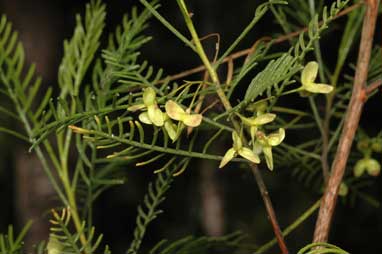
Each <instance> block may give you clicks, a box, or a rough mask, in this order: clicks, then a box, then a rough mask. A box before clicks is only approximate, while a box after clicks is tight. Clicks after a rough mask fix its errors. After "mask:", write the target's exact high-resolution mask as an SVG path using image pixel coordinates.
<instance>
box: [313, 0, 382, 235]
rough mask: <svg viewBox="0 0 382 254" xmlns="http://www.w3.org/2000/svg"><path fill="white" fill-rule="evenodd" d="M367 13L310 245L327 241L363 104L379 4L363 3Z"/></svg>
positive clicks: (373, 0) (377, 0)
mask: <svg viewBox="0 0 382 254" xmlns="http://www.w3.org/2000/svg"><path fill="white" fill-rule="evenodd" d="M365 3H366V5H367V10H366V13H365V16H364V23H363V28H362V35H361V44H360V48H359V55H358V62H357V68H356V73H355V78H354V85H353V92H352V96H351V99H350V104H349V107H348V109H347V113H346V118H345V122H344V128H343V131H342V134H341V138H340V141H339V145H338V147H337V152H336V155H335V158H334V161H333V164H332V170H331V172H332V173H331V175H330V178H329V181H328V184H327V186H326V188H325V193H324V196H323V198H322V201H321V208H320V212H319V214H318V218H317V221H316V228H315V232H314V242H326V241H327V240H328V236H329V231H330V225H331V221H332V218H333V213H334V210H335V205H336V201H337V197H338V190H339V186H340V184H341V182H342V178H343V175H344V173H345V168H346V163H347V160H348V157H349V154H350V149H351V146H352V143H353V139H354V136H355V132H356V130H357V128H358V124H359V120H360V117H361V113H362V109H363V105H364V103H365V101H366V98H367V94H366V82H367V75H368V68H369V62H370V55H371V50H372V44H373V37H374V32H375V26H376V19H377V15H378V5H379V0H367V1H365Z"/></svg>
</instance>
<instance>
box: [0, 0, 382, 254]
mask: <svg viewBox="0 0 382 254" xmlns="http://www.w3.org/2000/svg"><path fill="white" fill-rule="evenodd" d="M140 2H141V3H142V4H143V5H144V6H145V7H146V8H145V9H144V10H143V11H142V12H140V13H139V12H138V10H137V9H136V8H134V9H133V10H132V12H131V13H130V14H129V15H125V16H124V17H123V19H122V24H121V25H120V26H118V27H117V28H116V30H115V32H114V33H113V34H110V35H108V43H107V46H106V48H102V45H101V43H100V42H101V39H102V36H103V30H104V27H105V18H106V6H105V4H103V3H102V2H101V0H93V1H90V3H89V4H88V5H86V12H85V15H84V17H82V16H81V15H77V17H76V27H75V29H74V33H73V36H72V38H71V39H69V40H67V41H65V43H64V57H63V59H62V62H61V65H60V67H59V71H58V84H59V86H60V93H59V96H58V98H57V99H53V98H52V91H53V87H49V88H48V89H47V90H46V91H45V94H44V95H43V97H42V99H41V100H37V98H38V95H41V94H42V93H43V89H41V79H40V78H36V77H35V76H36V75H35V68H34V66H33V65H32V66H31V67H30V68H27V67H26V66H24V58H25V56H24V50H23V48H22V45H21V43H20V42H18V40H17V33H16V32H13V31H12V26H11V24H10V23H9V22H8V21H7V19H6V17H5V16H2V18H1V20H0V78H1V83H2V85H3V86H4V88H1V89H0V93H1V94H3V95H5V96H7V97H8V98H9V99H10V101H11V102H12V103H13V105H14V109H8V108H6V107H3V106H0V113H3V114H5V115H6V116H8V117H10V118H13V119H14V120H15V121H18V122H21V123H22V124H23V126H24V128H25V131H24V132H22V133H19V132H17V131H15V130H13V129H10V128H7V127H6V126H1V127H0V131H1V132H5V133H9V134H11V135H14V136H16V137H18V138H20V139H22V140H24V141H27V142H29V143H31V151H35V152H36V154H37V156H38V158H39V159H40V161H41V162H42V165H43V168H44V170H45V172H46V174H47V175H48V177H49V180H50V181H51V183H52V185H53V187H54V188H55V190H56V192H57V195H58V196H59V198H60V200H61V201H62V204H63V206H64V207H68V208H66V209H63V210H62V212H61V214H59V213H57V212H55V211H53V219H52V220H51V224H52V226H51V234H50V237H49V241H48V242H47V244H46V245H45V244H44V243H42V244H40V245H39V246H38V250H37V252H38V253H43V252H44V251H45V249H46V250H47V251H48V254H59V253H60V254H61V253H64V254H69V253H70V254H93V253H96V252H97V249H99V246H100V245H101V240H102V235H99V236H97V235H96V233H95V229H94V225H93V215H92V214H93V212H92V208H93V204H94V202H95V200H96V199H97V198H98V197H99V196H100V195H101V194H102V193H103V192H104V190H106V189H107V188H110V187H113V186H115V185H118V184H123V183H124V180H125V179H124V176H125V175H124V172H123V171H122V170H121V166H123V167H126V166H128V167H130V168H133V167H140V166H146V165H149V164H154V163H156V165H158V164H159V165H160V168H159V169H154V170H153V171H154V173H157V175H156V180H155V181H154V182H153V183H150V184H149V186H148V191H147V194H146V195H145V196H144V199H143V204H141V205H139V206H138V215H137V218H136V227H135V230H134V233H133V240H132V242H131V244H130V246H129V248H128V250H127V253H129V254H137V253H140V249H141V245H142V242H143V241H144V238H145V235H146V233H147V230H148V226H149V224H150V223H151V222H152V221H153V220H154V219H156V218H157V216H158V215H159V214H160V213H161V212H162V210H160V209H159V205H160V204H161V203H162V202H163V201H164V200H165V198H166V195H167V192H168V191H169V188H170V186H171V183H172V182H173V181H174V179H176V178H174V176H178V175H180V174H182V173H183V172H184V171H185V170H186V169H187V167H188V166H189V165H190V163H191V161H192V160H193V159H195V158H198V159H206V160H212V161H216V162H221V164H220V165H223V164H224V165H225V164H227V163H228V162H230V163H231V162H236V163H241V165H244V166H245V167H248V164H249V163H248V162H249V161H252V162H253V163H254V164H260V165H259V166H260V167H262V166H263V164H264V162H262V161H261V160H260V158H263V157H265V158H266V159H265V161H266V164H267V166H268V168H270V169H273V160H274V161H275V167H276V168H278V167H279V168H281V167H288V168H293V169H294V170H293V172H292V175H293V176H295V178H296V179H297V180H298V183H297V184H299V183H302V184H303V185H305V186H309V187H310V188H313V189H314V190H316V191H317V192H321V191H322V187H323V183H324V182H325V180H324V177H325V173H324V174H321V171H322V170H323V168H324V167H325V165H326V164H328V163H329V162H330V160H332V159H333V156H334V153H335V146H336V144H337V143H338V140H339V136H340V133H341V129H342V124H343V121H344V117H345V110H346V108H347V104H348V101H349V98H350V96H351V88H352V87H351V81H352V80H351V78H349V77H347V76H346V75H343V74H342V71H343V69H344V68H343V67H344V66H345V65H346V64H347V63H346V61H347V60H348V59H349V55H350V52H351V49H352V48H353V47H354V45H355V42H356V39H357V36H358V34H359V30H360V24H361V21H362V17H363V11H359V12H353V13H351V14H349V15H348V21H347V24H346V27H345V31H344V32H343V36H342V39H341V42H340V45H339V50H338V57H337V61H336V66H335V68H334V70H333V71H332V70H331V69H330V67H329V66H330V65H328V64H327V63H326V62H325V61H326V59H325V58H323V57H322V53H321V51H320V44H319V39H320V36H321V35H322V33H323V31H324V30H325V29H327V28H328V26H329V24H330V23H331V22H332V21H333V20H334V18H335V17H336V16H337V15H338V13H339V12H340V11H341V10H342V9H343V8H344V7H345V6H346V4H347V3H348V2H349V1H348V0H343V1H341V0H337V1H335V2H333V3H332V4H331V6H330V7H329V8H328V7H326V6H324V5H323V1H318V4H317V3H316V4H315V3H314V1H309V2H308V1H302V0H298V1H294V2H293V1H292V2H291V3H289V6H285V4H286V2H285V1H277V0H269V1H266V2H265V3H263V4H261V5H259V6H258V7H257V9H256V10H255V13H254V15H253V18H252V19H251V21H250V22H249V24H248V25H247V26H246V27H245V28H244V30H243V31H242V32H241V33H240V34H239V35H238V37H237V38H236V39H235V40H234V41H233V43H232V44H231V45H230V46H228V47H227V49H225V51H224V53H223V54H221V55H219V54H218V53H217V54H216V58H215V59H214V61H210V60H209V59H208V57H207V56H206V54H205V52H204V49H203V45H202V43H201V39H200V38H199V36H198V33H197V31H196V28H195V26H194V23H193V20H192V19H191V17H190V13H189V12H188V9H187V6H186V4H185V2H184V1H183V0H177V3H178V5H179V8H180V11H181V13H182V14H183V17H184V20H185V23H186V27H187V28H188V30H189V32H190V35H191V39H189V38H188V37H187V36H185V35H183V34H182V33H181V32H180V31H179V30H178V29H176V28H175V26H174V25H172V24H171V23H170V22H169V21H167V20H166V19H165V18H164V17H163V16H162V15H161V14H160V13H159V11H158V10H159V7H160V5H159V4H158V1H155V0H154V1H151V2H149V1H146V0H140ZM268 10H271V12H272V13H273V14H274V16H275V18H276V20H277V21H278V22H279V23H280V25H281V27H282V29H283V30H284V32H286V33H290V32H292V31H295V30H296V29H297V27H300V26H306V27H307V31H306V32H300V33H299V36H298V37H297V38H296V39H292V38H290V40H289V41H290V48H289V50H284V51H280V49H275V48H276V47H275V43H274V42H275V41H271V42H269V43H268V42H267V43H265V42H261V40H259V41H258V42H257V43H256V44H255V45H254V46H253V47H252V49H251V50H250V52H249V53H248V55H247V57H246V59H245V60H244V61H243V62H242V63H241V64H236V65H235V68H234V67H233V62H232V61H233V60H232V59H229V60H230V61H231V64H232V66H231V67H229V68H232V70H230V71H232V73H231V74H232V75H231V76H228V77H227V79H226V80H227V82H226V83H224V82H220V77H219V75H218V74H217V72H218V70H220V69H221V68H222V67H223V64H224V62H225V61H226V59H227V57H229V56H230V54H231V53H232V52H233V50H235V49H236V48H237V47H238V45H239V44H240V43H241V42H242V41H243V39H244V38H245V37H246V36H247V35H248V34H249V33H250V31H251V30H252V29H253V28H254V27H255V25H256V24H257V23H258V22H260V20H261V19H262V18H263V17H264V16H265V14H266V13H267V12H268ZM318 13H322V14H320V15H319V14H318ZM152 15H153V16H155V17H156V18H157V19H158V20H159V21H160V22H161V23H162V24H163V25H164V26H165V27H166V28H168V29H169V30H170V32H172V33H173V34H174V35H175V36H176V37H177V38H178V39H180V40H181V41H182V42H183V43H185V45H186V46H188V47H189V48H190V49H192V50H193V51H194V52H195V53H196V55H197V56H198V57H199V58H200V60H201V61H202V62H203V64H204V67H205V70H206V75H205V76H206V78H205V79H204V80H196V81H188V80H187V81H183V80H175V81H172V80H173V79H174V78H173V77H171V76H166V74H164V73H165V71H164V70H162V69H160V68H157V67H154V66H152V65H151V64H150V63H149V61H146V60H143V59H141V57H140V50H141V47H142V46H143V45H144V44H145V43H147V42H149V41H150V40H151V37H149V36H147V35H145V34H143V32H144V30H145V29H146V28H147V26H148V20H149V19H150V17H151V16H152ZM292 18H293V19H294V21H291V19H292ZM353 28H354V29H353ZM312 51H313V52H312ZM310 53H314V56H315V57H316V60H317V61H310V63H309V64H307V65H305V62H307V61H306V58H310V57H311V55H310ZM380 55H381V49H380V47H378V48H375V50H374V51H373V58H372V60H371V65H370V70H369V80H368V83H372V82H374V81H376V80H380V79H381V78H382V71H381V70H382V68H381V66H382V61H381V57H380ZM260 62H262V63H261V64H260ZM258 66H264V68H263V69H261V70H256V67H258ZM304 66H305V68H304ZM312 66H313V67H312ZM303 69H304V70H305V72H304V71H303V72H302V75H301V77H300V71H301V70H303ZM230 71H229V72H230ZM307 73H308V74H309V75H306V74H307ZM207 74H208V75H207ZM316 76H318V77H316ZM247 78H249V79H250V81H249V82H248V81H247V80H246V79H247ZM318 78H319V81H317V83H316V81H315V79H318ZM327 80H329V81H330V82H329V83H330V86H329V85H328V84H320V83H319V82H323V83H326V82H327ZM300 81H301V83H303V84H302V85H300V84H298V85H297V86H296V87H293V86H294V85H295V84H296V83H300ZM247 82H248V83H249V84H248V83H247ZM89 83H91V84H89ZM309 85H315V86H321V88H322V87H325V88H326V90H325V94H327V95H320V96H325V97H322V98H325V105H324V106H323V107H319V106H317V104H316V101H320V102H321V99H318V98H317V97H316V96H315V95H313V94H312V93H324V92H322V91H319V90H318V89H311V87H310V88H309V87H308V86H309ZM316 88H317V87H316ZM235 89H237V90H239V89H243V90H244V91H246V92H245V95H244V96H240V95H238V96H239V97H238V98H236V99H237V101H238V102H237V103H236V101H233V100H232V98H233V96H232V95H233V93H234V92H236V90H235ZM332 90H334V92H332V93H329V92H331V91H332ZM145 91H150V92H151V93H150V94H151V95H150V96H149V97H150V100H149V102H150V103H147V99H146V100H145V96H146V95H145ZM308 92H310V93H308ZM297 93H299V94H300V95H302V96H305V97H306V96H309V98H308V100H305V98H303V99H301V101H302V103H306V104H305V105H306V106H310V110H311V112H303V111H301V110H298V109H295V108H291V107H290V106H289V105H284V104H283V102H282V101H281V100H279V99H280V98H281V97H282V96H287V95H288V96H294V95H296V94H297ZM152 94H154V95H152ZM206 96H208V97H209V98H213V99H214V98H218V99H219V101H218V102H217V103H220V104H221V105H222V106H223V108H224V110H216V109H214V110H210V106H207V107H206V108H205V109H204V110H201V107H202V106H203V105H204V104H203V103H204V102H205V98H206ZM146 97H147V96H146ZM231 100H232V101H231ZM147 104H149V105H147ZM322 108H325V109H324V110H323V109H322ZM212 111H213V112H212ZM271 112H272V113H271ZM145 114H147V115H148V116H149V117H148V119H149V120H147V119H146V118H144V116H145ZM276 114H277V117H276ZM158 119H159V120H158ZM190 119H191V120H192V119H197V120H198V121H197V124H193V122H192V121H191V120H190ZM200 119H202V122H201V124H200V125H199V122H200V121H199V120H200ZM156 120H158V121H156ZM273 120H274V121H273ZM190 122H192V123H191V124H190ZM271 122H272V123H271ZM265 123H267V125H265ZM268 123H269V124H268ZM331 123H336V128H334V129H333V126H334V124H331ZM166 124H167V127H166ZM168 126H170V127H168ZM284 129H286V131H287V134H286V136H287V137H288V135H289V133H291V134H292V136H293V131H295V130H297V131H301V130H302V131H304V132H305V133H313V134H312V135H309V136H308V137H307V138H305V139H304V140H303V141H301V142H300V141H296V142H294V141H292V140H288V139H287V140H286V142H290V143H286V142H284V137H285V132H284ZM312 129H313V130H312ZM171 130H173V131H174V132H175V135H174V133H172V132H171ZM206 130H208V131H211V130H212V131H215V134H214V135H212V136H211V137H206V136H205V135H204V134H205V133H206ZM274 130H278V133H271V134H268V132H271V131H274ZM231 134H233V136H234V140H233V148H231V149H228V151H227V153H226V156H222V155H223V154H216V152H214V151H212V152H210V151H209V150H210V147H213V145H215V144H221V143H218V142H217V141H218V140H219V139H223V138H224V139H227V140H229V142H232V141H231V140H230V139H229V137H230V136H231ZM316 134H317V135H316ZM319 135H321V136H319ZM378 138H380V137H379V136H378ZM53 144H54V145H53ZM230 144H231V143H230ZM276 146H277V147H276ZM272 147H274V148H272ZM271 149H273V151H272V150H271ZM72 151H74V153H75V154H76V157H75V158H71V157H70V156H69V154H70V153H71V152H72ZM220 152H221V151H220ZM361 153H362V155H363V156H366V155H370V154H365V151H361ZM227 154H228V155H227ZM237 154H239V155H241V156H242V157H244V158H247V159H248V160H247V159H243V158H234V157H235V156H236V155H237ZM261 154H264V156H263V155H261ZM259 155H261V156H262V157H260V156H259ZM324 155H325V156H324ZM325 157H326V158H327V159H324V158H325ZM224 158H225V159H224ZM273 158H274V159H273ZM360 158H361V156H360V154H359V153H357V152H355V151H353V152H352V156H351V159H350V163H349V169H352V168H353V166H354V165H356V163H357V160H358V159H360ZM159 162H160V163H159ZM73 165H74V166H73ZM216 165H218V163H216ZM251 166H253V164H251ZM350 171H351V170H347V174H346V175H345V180H344V182H343V186H346V187H348V189H349V192H348V193H347V195H345V196H346V197H344V199H346V198H348V199H349V200H355V199H356V198H358V197H361V198H363V199H364V200H367V201H369V203H371V204H373V205H374V206H378V205H379V204H378V203H377V202H376V201H375V200H374V199H373V198H372V197H369V196H368V195H367V194H365V193H363V188H364V187H365V186H366V185H368V184H367V183H369V182H370V179H366V180H367V183H365V182H366V181H364V180H365V177H361V178H357V177H354V176H353V174H352V173H351V172H350ZM257 178H258V177H256V179H257ZM260 186H261V185H260ZM263 188H264V187H263ZM262 193H267V191H266V189H265V190H263V189H262ZM317 207H318V206H317V205H316V204H315V205H314V209H313V208H312V209H310V210H308V212H309V213H307V214H303V216H302V217H300V220H299V219H298V220H296V221H297V222H295V223H294V224H292V225H291V226H290V227H288V228H287V230H285V232H284V233H285V234H289V233H290V232H291V231H292V230H293V229H295V228H296V227H297V225H300V224H301V223H302V221H303V220H305V219H306V218H307V217H309V216H310V215H311V214H312V213H313V211H314V210H315V209H317ZM301 218H303V219H301ZM28 227H29V225H27V226H26V228H25V229H24V230H23V231H22V232H21V234H20V235H19V236H18V237H17V239H16V240H15V241H14V240H13V239H14V236H13V231H12V228H10V229H9V232H8V235H7V236H2V235H1V236H0V247H1V248H0V250H1V251H2V252H1V254H3V253H4V254H5V253H7V254H10V253H21V250H20V249H21V247H22V244H21V242H22V238H23V237H24V236H25V233H26V231H27V228H28ZM241 239H242V235H241V234H236V233H235V234H232V235H227V236H224V237H217V238H214V237H193V236H189V237H185V238H182V239H179V240H177V241H175V242H172V243H169V242H167V241H166V240H163V241H161V242H159V243H158V244H157V245H156V246H155V247H154V248H153V249H152V250H151V252H150V253H152V254H159V253H160V254H173V253H198V254H199V253H213V251H214V250H215V248H217V249H219V250H220V249H224V250H226V251H230V252H232V251H241V250H243V249H245V248H244V247H243V246H241V244H240V241H241ZM274 243H275V241H271V242H270V243H268V244H266V245H264V246H265V247H264V246H263V247H260V248H259V250H261V251H264V250H265V249H267V248H269V247H270V246H271V245H273V244H274ZM317 247H322V248H317ZM104 253H110V252H109V249H108V248H107V247H106V248H105V250H104ZM299 253H301V254H302V253H347V252H345V251H343V250H341V249H339V248H338V247H335V246H333V245H330V244H322V243H319V244H311V245H308V246H306V247H304V248H303V249H301V250H300V252H299Z"/></svg>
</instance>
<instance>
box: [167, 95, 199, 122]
mask: <svg viewBox="0 0 382 254" xmlns="http://www.w3.org/2000/svg"><path fill="white" fill-rule="evenodd" d="M165 108H166V113H167V115H168V116H169V117H170V118H171V119H173V120H176V121H179V122H182V123H184V124H185V125H186V126H189V127H197V126H199V125H200V124H201V122H202V119H203V117H202V115H201V114H191V113H190V112H186V111H185V110H184V109H183V108H182V107H181V106H179V105H178V104H177V103H176V102H174V101H172V100H169V101H167V102H166V105H165ZM187 111H188V110H187Z"/></svg>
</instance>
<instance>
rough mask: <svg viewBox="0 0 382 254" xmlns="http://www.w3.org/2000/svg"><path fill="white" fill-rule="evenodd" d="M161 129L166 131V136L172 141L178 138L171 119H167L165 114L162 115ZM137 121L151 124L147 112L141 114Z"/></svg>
mask: <svg viewBox="0 0 382 254" xmlns="http://www.w3.org/2000/svg"><path fill="white" fill-rule="evenodd" d="M161 113H162V114H163V122H164V124H163V127H164V129H165V130H166V132H167V134H168V136H169V137H170V139H171V140H172V141H175V140H176V139H177V138H178V128H177V126H176V125H175V124H174V123H173V122H172V121H171V119H170V118H169V117H168V115H167V114H166V113H163V112H161ZM139 121H141V122H142V123H145V124H153V122H152V121H151V119H150V117H149V114H148V113H147V112H143V113H141V114H140V115H139Z"/></svg>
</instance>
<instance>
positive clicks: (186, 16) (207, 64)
mask: <svg viewBox="0 0 382 254" xmlns="http://www.w3.org/2000/svg"><path fill="white" fill-rule="evenodd" d="M177 3H178V5H179V7H180V9H181V11H182V13H183V17H184V20H185V22H186V25H187V28H188V30H189V31H190V34H191V36H192V39H193V42H194V43H195V47H196V52H197V54H198V55H199V57H200V59H201V60H202V62H203V64H204V66H205V68H206V70H207V71H208V73H209V75H210V77H211V80H212V82H213V83H214V84H215V86H216V93H217V95H218V96H219V99H220V100H221V102H222V104H223V106H224V108H225V110H226V111H231V110H232V106H231V103H230V102H229V100H228V98H227V96H226V95H225V93H224V91H223V89H222V87H221V85H220V81H219V77H218V75H217V73H216V70H215V69H214V68H213V67H212V65H211V62H210V61H209V59H208V57H207V55H206V53H205V51H204V48H203V46H202V44H201V42H200V39H199V36H198V34H197V32H196V29H195V27H194V24H193V22H192V20H191V18H190V16H189V12H188V10H187V7H186V5H185V3H184V0H177ZM231 120H232V124H233V126H234V128H235V130H236V131H237V132H240V124H239V123H238V122H237V121H236V120H235V119H234V118H232V119H231ZM243 139H245V138H244V137H243ZM243 141H244V142H243V143H247V142H246V140H243ZM250 167H251V170H252V172H253V174H254V176H255V179H256V182H257V185H258V187H259V189H260V193H261V196H262V198H263V201H264V204H265V207H266V210H267V213H268V216H269V219H270V221H271V224H272V228H273V231H274V234H275V236H276V239H277V242H278V244H279V247H280V249H281V251H282V253H283V254H287V253H289V252H288V248H287V246H286V244H285V240H284V237H283V235H282V232H281V229H280V226H279V224H278V221H277V217H276V213H275V211H274V209H273V205H272V202H271V199H270V197H269V193H268V190H267V188H266V186H265V183H264V180H263V177H262V176H261V173H260V170H259V169H258V167H257V165H256V164H253V163H251V164H250Z"/></svg>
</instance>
